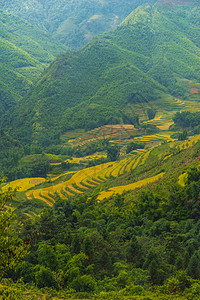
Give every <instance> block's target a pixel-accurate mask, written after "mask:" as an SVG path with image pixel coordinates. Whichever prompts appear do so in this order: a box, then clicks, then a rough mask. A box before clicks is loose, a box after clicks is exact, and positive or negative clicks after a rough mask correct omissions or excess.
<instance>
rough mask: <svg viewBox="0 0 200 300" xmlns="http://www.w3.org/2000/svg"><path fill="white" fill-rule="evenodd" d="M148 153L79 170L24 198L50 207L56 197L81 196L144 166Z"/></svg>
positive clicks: (28, 192)
mask: <svg viewBox="0 0 200 300" xmlns="http://www.w3.org/2000/svg"><path fill="white" fill-rule="evenodd" d="M149 153H150V151H147V152H146V151H142V153H141V154H138V155H137V156H136V155H131V156H129V157H127V158H125V159H123V160H121V161H117V162H109V163H106V164H102V165H98V166H94V167H91V168H86V169H83V170H80V171H78V172H76V173H75V174H74V175H73V176H72V177H71V178H70V179H69V180H67V181H64V182H61V183H58V184H53V185H52V186H50V187H46V188H42V189H37V190H30V191H27V193H26V196H27V198H28V199H39V200H42V201H44V202H45V203H47V204H48V205H50V206H52V205H53V202H54V198H55V197H56V195H57V196H59V197H60V198H61V199H66V198H67V197H68V196H75V195H78V194H82V193H83V192H84V191H87V190H89V189H90V188H94V187H96V186H98V185H99V184H101V183H103V182H105V181H106V180H107V179H108V178H109V177H110V176H112V177H118V176H120V175H123V174H124V173H126V172H130V171H131V170H134V169H135V168H136V167H137V166H139V165H141V164H144V163H145V161H146V159H147V158H148V156H149ZM70 173H71V172H67V173H65V174H62V175H60V176H57V177H55V178H53V179H52V181H53V182H54V181H55V180H57V179H59V178H60V177H62V176H64V175H67V174H70Z"/></svg>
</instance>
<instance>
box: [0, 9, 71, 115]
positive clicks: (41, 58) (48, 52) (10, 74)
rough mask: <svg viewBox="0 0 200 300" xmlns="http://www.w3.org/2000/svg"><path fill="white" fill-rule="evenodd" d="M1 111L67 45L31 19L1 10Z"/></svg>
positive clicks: (24, 90)
mask: <svg viewBox="0 0 200 300" xmlns="http://www.w3.org/2000/svg"><path fill="white" fill-rule="evenodd" d="M0 32H1V36H0V70H1V71H0V115H1V114H3V113H4V112H5V111H6V110H7V109H8V108H10V107H12V106H13V104H14V103H15V102H16V101H17V100H18V99H19V98H21V97H22V96H23V95H24V94H25V92H26V91H27V90H28V89H29V88H30V86H31V85H32V83H33V82H35V81H36V80H37V78H38V77H39V75H40V74H41V72H42V71H43V70H44V68H45V67H46V66H47V64H49V62H51V61H52V60H53V59H54V58H55V56H56V55H58V54H59V53H62V52H64V51H66V49H67V48H66V47H65V46H64V45H62V44H59V43H58V42H55V41H54V40H53V39H50V37H49V36H48V35H47V34H46V33H45V32H43V31H41V30H39V29H38V28H37V27H34V26H33V25H30V24H28V23H27V21H24V20H22V19H20V18H19V17H16V16H13V15H11V14H6V13H4V12H3V11H0Z"/></svg>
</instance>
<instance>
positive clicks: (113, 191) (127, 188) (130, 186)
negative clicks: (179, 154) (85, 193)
mask: <svg viewBox="0 0 200 300" xmlns="http://www.w3.org/2000/svg"><path fill="white" fill-rule="evenodd" d="M164 174H165V173H164V172H163V173H160V174H159V175H156V176H153V177H150V178H146V179H143V180H140V181H138V182H135V183H131V184H128V185H122V186H116V187H113V188H111V189H109V190H108V191H103V192H101V193H100V195H99V196H98V198H97V199H98V200H99V201H100V200H103V199H105V198H109V197H111V196H113V195H114V194H120V195H121V194H123V193H124V192H127V191H130V190H135V189H137V188H141V187H143V186H145V185H147V184H149V183H152V182H155V181H157V180H158V179H161V178H162V177H163V176H164Z"/></svg>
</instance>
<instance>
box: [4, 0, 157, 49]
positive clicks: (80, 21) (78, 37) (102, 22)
mask: <svg viewBox="0 0 200 300" xmlns="http://www.w3.org/2000/svg"><path fill="white" fill-rule="evenodd" d="M155 1H156V0H148V1H146V0H124V1H123V2H121V1H119V0H109V1H100V0H79V1H65V0H59V1H54V0H46V1H42V0H35V1H32V0H28V1H27V0H4V1H2V2H1V3H0V8H1V9H3V10H5V11H7V12H11V13H14V14H16V15H18V16H20V17H22V18H23V19H26V20H27V21H28V22H30V23H31V24H33V25H35V26H37V27H39V28H40V29H43V30H45V31H46V32H48V33H49V34H50V35H51V36H53V37H54V38H56V39H58V40H60V41H62V42H63V43H65V44H66V45H67V46H69V47H70V48H71V49H77V48H80V47H81V46H83V45H84V44H86V43H87V42H88V41H89V40H90V39H91V38H92V37H93V36H94V35H97V34H99V33H103V32H105V31H108V30H110V29H113V28H115V27H116V26H117V25H119V24H120V23H121V22H122V20H123V19H124V18H125V17H127V16H128V15H129V13H130V12H131V11H132V10H133V9H135V8H136V7H137V6H138V5H142V4H144V3H146V2H148V3H150V4H153V3H155Z"/></svg>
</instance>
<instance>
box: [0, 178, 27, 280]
mask: <svg viewBox="0 0 200 300" xmlns="http://www.w3.org/2000/svg"><path fill="white" fill-rule="evenodd" d="M1 184H2V180H1V179H0V185H1ZM14 195H15V191H13V190H12V189H10V188H9V189H8V190H6V191H4V190H2V188H1V187H0V257H1V259H0V280H1V279H2V278H3V277H4V276H5V275H6V273H7V272H8V271H9V270H11V269H15V267H16V266H17V265H18V264H19V263H20V262H21V261H22V260H23V259H24V257H25V256H26V254H27V250H28V246H26V245H24V243H23V241H22V240H21V239H19V238H18V237H17V235H16V234H15V232H14V228H13V223H14V221H15V219H16V215H15V214H14V208H12V207H9V206H8V205H7V204H8V203H9V202H10V201H11V200H12V198H13V196H14Z"/></svg>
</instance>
